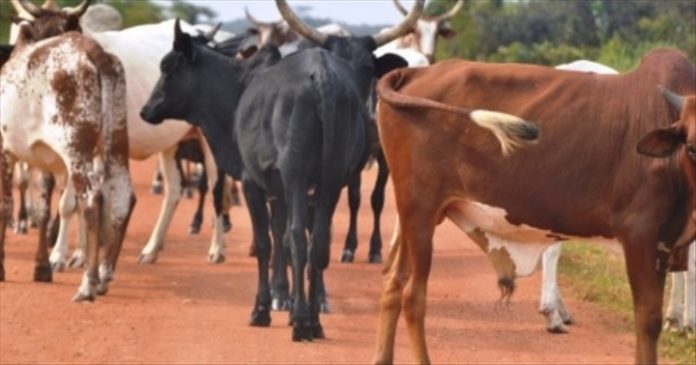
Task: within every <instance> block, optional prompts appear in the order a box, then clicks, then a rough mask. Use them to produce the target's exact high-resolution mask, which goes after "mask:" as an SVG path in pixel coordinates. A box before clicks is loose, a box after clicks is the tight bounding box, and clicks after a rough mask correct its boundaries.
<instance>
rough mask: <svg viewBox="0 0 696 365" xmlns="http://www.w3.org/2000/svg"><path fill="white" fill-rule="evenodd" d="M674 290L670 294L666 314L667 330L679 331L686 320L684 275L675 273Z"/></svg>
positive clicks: (673, 278)
mask: <svg viewBox="0 0 696 365" xmlns="http://www.w3.org/2000/svg"><path fill="white" fill-rule="evenodd" d="M670 276H671V277H672V288H671V289H670V292H669V304H668V305H667V312H666V313H665V326H664V328H665V330H670V331H679V330H680V329H681V328H682V325H683V322H682V320H683V319H684V299H685V298H684V284H685V283H684V273H683V272H673V273H671V274H670Z"/></svg>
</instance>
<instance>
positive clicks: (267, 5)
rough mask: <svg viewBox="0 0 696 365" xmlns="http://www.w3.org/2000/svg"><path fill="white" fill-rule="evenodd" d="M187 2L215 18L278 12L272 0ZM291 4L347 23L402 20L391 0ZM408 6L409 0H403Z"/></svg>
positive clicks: (293, 0)
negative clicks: (245, 9) (205, 8)
mask: <svg viewBox="0 0 696 365" xmlns="http://www.w3.org/2000/svg"><path fill="white" fill-rule="evenodd" d="M187 1H188V2H190V3H194V4H197V5H202V6H207V7H209V8H211V9H213V10H215V12H217V14H218V17H217V20H218V21H228V20H234V19H237V18H243V17H244V7H245V6H246V7H248V8H249V12H250V13H251V14H252V15H253V16H254V17H256V18H257V19H259V20H262V21H275V20H278V19H280V14H279V13H278V10H277V9H276V6H275V1H273V0H187ZM156 2H157V3H160V4H166V5H169V3H170V1H167V0H157V1H156ZM288 3H289V4H290V6H291V7H293V8H297V7H300V6H308V7H311V11H309V15H312V16H314V17H319V18H331V19H334V20H337V21H341V22H345V23H348V24H355V25H359V24H370V25H377V24H393V23H396V22H398V21H401V20H402V19H403V15H401V13H399V12H398V11H397V10H396V8H395V7H394V4H393V3H392V0H288ZM402 4H403V5H404V6H405V7H406V8H407V9H410V8H411V6H412V5H413V1H412V0H402Z"/></svg>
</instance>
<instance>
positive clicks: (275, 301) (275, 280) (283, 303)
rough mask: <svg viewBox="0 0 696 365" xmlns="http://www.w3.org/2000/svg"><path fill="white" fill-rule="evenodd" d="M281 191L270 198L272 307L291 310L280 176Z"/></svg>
mask: <svg viewBox="0 0 696 365" xmlns="http://www.w3.org/2000/svg"><path fill="white" fill-rule="evenodd" d="M276 180H277V184H276V185H278V187H277V188H275V189H274V190H275V191H278V192H279V193H278V194H276V195H275V196H274V197H272V198H269V199H268V203H269V204H268V205H270V207H271V224H272V226H271V233H272V235H273V258H272V265H273V274H272V276H271V298H272V301H271V308H272V309H273V310H274V311H284V310H290V308H291V307H292V301H291V300H290V283H289V282H288V269H287V255H286V252H285V243H284V239H285V226H286V224H287V211H286V207H285V202H284V201H283V200H282V185H281V184H280V178H278V179H276Z"/></svg>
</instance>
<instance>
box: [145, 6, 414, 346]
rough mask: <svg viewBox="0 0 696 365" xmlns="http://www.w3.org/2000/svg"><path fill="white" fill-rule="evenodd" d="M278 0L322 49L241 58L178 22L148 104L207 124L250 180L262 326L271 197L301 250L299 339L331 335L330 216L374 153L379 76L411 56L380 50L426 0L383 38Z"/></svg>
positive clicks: (211, 137) (295, 252)
mask: <svg viewBox="0 0 696 365" xmlns="http://www.w3.org/2000/svg"><path fill="white" fill-rule="evenodd" d="M276 4H277V5H278V8H279V10H280V12H281V14H283V17H284V18H285V19H286V20H287V21H288V23H289V24H290V26H292V27H293V28H294V29H295V30H296V31H297V32H298V33H300V34H302V35H304V36H305V37H306V38H307V39H309V40H311V41H313V42H315V43H317V44H318V45H320V46H321V47H320V48H310V49H306V50H303V51H301V52H298V53H296V54H294V55H291V56H289V57H287V58H284V59H282V60H281V59H280V54H279V52H278V50H277V48H275V47H273V46H269V47H267V48H264V49H262V50H261V51H259V52H258V53H257V54H256V55H254V56H253V57H252V58H251V59H249V60H248V61H237V60H232V59H229V58H227V57H223V56H221V55H220V54H218V53H216V52H215V51H214V50H212V49H210V48H209V47H207V46H205V45H201V44H197V43H196V42H193V41H192V39H191V37H190V36H189V35H187V34H185V33H182V32H181V29H180V28H179V27H178V22H177V25H176V26H175V42H174V49H173V50H172V51H171V52H170V53H169V54H168V55H167V56H165V58H164V59H163V60H162V64H161V71H162V76H161V78H160V80H159V82H158V84H157V86H156V87H155V90H153V94H152V96H151V97H150V100H149V101H148V103H147V104H146V105H145V106H144V107H143V110H142V112H141V114H142V117H143V119H144V120H147V121H149V122H151V123H159V122H161V121H162V120H164V119H165V118H177V119H182V120H187V121H189V122H190V123H192V124H194V125H196V126H198V127H200V128H201V130H202V131H203V134H204V136H205V137H206V139H207V140H208V143H209V144H210V146H211V148H212V151H213V155H214V157H215V160H216V162H217V164H218V166H219V167H220V168H221V169H223V170H224V171H225V172H226V173H228V174H230V175H232V176H234V177H241V178H242V186H243V190H244V195H245V198H246V201H247V206H248V208H249V212H250V215H251V219H252V225H253V227H254V242H256V245H257V260H258V265H259V286H258V294H257V297H256V303H255V305H254V309H253V312H252V316H251V323H250V324H251V325H255V326H268V325H269V324H270V321H271V317H270V305H271V291H270V285H269V280H268V266H269V259H270V251H271V241H270V237H269V235H268V230H269V229H268V227H269V213H268V209H267V207H266V202H267V197H269V198H271V199H270V200H269V201H270V204H271V208H272V209H271V210H272V213H273V214H272V218H273V219H272V220H273V222H272V223H273V224H272V225H273V227H272V231H273V236H274V239H275V242H276V245H275V247H276V248H277V250H276V252H280V251H282V250H280V249H278V248H279V247H281V244H280V243H279V241H280V237H285V232H286V231H287V240H288V241H289V243H290V248H291V251H292V263H293V265H292V266H293V279H294V283H295V285H293V288H294V293H293V294H294V295H293V299H294V302H293V303H294V304H293V313H292V322H293V334H292V338H293V340H295V341H301V340H311V339H312V338H323V337H324V333H323V329H322V327H321V325H320V323H319V293H318V290H317V289H318V283H319V282H320V281H321V274H322V272H323V270H324V269H325V268H326V267H327V266H328V263H329V226H330V223H331V218H332V216H333V212H334V210H335V208H336V203H337V201H338V197H339V194H340V191H341V189H342V187H343V186H345V185H346V184H347V183H348V182H349V181H350V180H351V179H354V178H355V176H356V175H358V174H359V173H360V171H361V169H362V167H363V165H364V163H365V161H366V158H367V152H368V151H367V148H366V146H367V143H366V134H367V127H368V123H369V121H368V113H367V110H366V107H365V105H366V101H367V96H368V92H369V90H370V87H371V86H372V83H373V82H374V80H375V78H376V77H377V76H379V75H380V74H382V73H384V72H386V71H389V70H390V69H393V68H394V67H403V66H405V65H406V62H405V61H404V60H403V59H401V58H400V57H398V56H393V55H390V56H386V57H382V58H380V59H375V58H374V56H373V55H372V51H373V50H374V49H375V48H377V46H379V45H382V44H384V43H387V42H389V41H391V40H392V39H395V38H396V37H399V36H400V35H402V34H404V33H405V32H407V31H408V30H410V28H411V27H412V26H413V24H414V23H415V21H416V20H417V19H418V16H419V15H420V13H421V11H422V9H423V0H419V1H417V2H416V5H415V6H414V10H412V11H411V13H410V14H409V16H408V17H407V18H406V19H405V20H404V22H403V23H402V24H400V25H399V26H397V27H395V28H393V29H392V30H390V31H388V32H385V33H382V34H379V35H376V36H373V37H369V36H368V37H335V36H326V35H323V34H321V33H319V32H317V31H316V30H314V29H312V28H310V27H308V26H307V25H306V24H304V23H303V22H302V21H301V20H299V18H297V16H295V14H294V13H293V12H292V10H290V8H289V6H288V5H287V3H286V2H285V1H283V0H276ZM242 171H243V172H244V173H243V174H242ZM310 191H313V194H312V200H313V206H314V209H313V214H312V217H311V221H310V219H308V210H309V208H308V207H309V203H310V201H309V200H310V197H309V194H308V193H309V192H310ZM308 227H311V235H310V241H311V243H310V245H309V250H308V242H307V241H308V240H307V236H306V234H307V233H306V231H307V228H308ZM307 263H309V269H308V276H309V301H308V300H307V298H306V296H305V288H304V276H305V271H304V270H305V267H306V265H307Z"/></svg>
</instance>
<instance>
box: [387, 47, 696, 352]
mask: <svg viewBox="0 0 696 365" xmlns="http://www.w3.org/2000/svg"><path fill="white" fill-rule="evenodd" d="M695 80H696V66H695V65H694V64H693V63H692V62H691V61H689V59H688V58H687V57H686V56H685V55H684V54H682V53H681V52H678V51H673V50H656V51H652V52H650V53H648V54H647V55H646V56H644V58H643V60H642V62H641V64H640V66H639V67H638V68H637V69H635V70H634V71H632V72H629V73H626V74H622V75H597V74H585V73H578V72H570V71H561V70H554V69H550V68H546V67H540V66H533V65H521V64H485V63H476V62H466V61H445V62H441V63H439V64H437V65H434V66H431V67H427V68H419V69H402V70H397V71H394V72H392V73H390V74H389V75H387V76H385V77H384V78H383V79H382V80H381V81H380V83H379V84H378V93H379V95H380V97H381V102H380V105H379V111H378V123H379V128H380V138H381V142H382V146H383V148H384V152H385V154H386V157H387V162H388V163H389V166H390V168H391V171H392V176H393V179H394V191H395V194H396V203H397V207H398V212H399V219H400V222H401V230H400V232H399V235H398V237H397V240H396V242H395V245H394V246H393V248H392V251H391V253H390V260H389V262H388V264H387V266H386V268H385V270H386V282H385V289H384V293H383V296H382V302H381V313H380V327H379V335H378V346H377V353H376V357H375V361H376V362H378V363H389V362H392V360H393V345H394V334H395V330H396V322H397V319H398V317H399V314H400V310H401V309H402V308H403V310H404V312H405V317H406V321H407V324H408V330H409V333H410V337H411V342H412V348H413V350H414V355H415V357H416V361H417V362H420V363H427V362H429V356H428V352H427V348H426V343H425V327H424V323H425V306H426V288H427V279H428V275H429V272H430V265H431V261H432V237H433V232H434V230H435V227H436V226H437V225H438V224H439V223H441V222H442V221H443V220H444V219H445V218H447V219H450V220H451V221H453V222H454V223H455V224H456V225H457V226H458V227H460V228H461V229H462V230H463V231H464V232H465V233H467V234H468V235H469V237H471V238H472V239H473V240H474V241H475V242H477V243H478V244H479V245H480V246H482V247H484V248H486V249H487V251H488V252H489V253H490V254H493V253H495V254H497V257H498V259H499V260H498V261H499V264H498V265H497V267H498V268H499V269H500V270H502V271H503V272H500V271H499V274H502V275H501V276H508V277H510V278H514V277H515V276H516V275H517V274H518V273H520V272H521V271H525V270H529V269H531V268H529V267H524V265H522V267H517V266H515V265H511V264H512V263H513V262H514V261H513V260H511V259H510V256H513V255H517V252H518V250H520V251H526V252H525V256H528V257H533V255H530V251H536V252H538V254H540V253H541V252H542V251H543V249H545V248H546V247H547V245H549V244H551V243H553V242H556V241H559V240H565V239H570V238H575V237H583V238H597V239H599V240H618V241H619V242H620V243H621V244H622V245H623V248H624V253H625V257H626V266H627V269H628V276H629V281H630V283H631V288H632V294H633V302H634V311H635V321H636V334H637V341H636V344H637V346H636V361H637V362H639V363H654V362H656V361H657V338H658V337H659V333H660V329H661V317H662V311H661V310H662V295H663V290H664V281H665V273H666V271H667V270H666V269H667V266H668V262H669V258H670V256H672V255H671V254H672V247H673V246H674V245H675V243H676V241H677V239H678V238H679V236H680V234H681V233H682V231H683V228H684V227H685V225H686V224H687V219H689V218H688V217H689V215H690V214H691V211H692V207H691V206H690V205H689V202H691V199H693V197H692V196H693V192H692V191H691V189H689V184H688V181H687V178H686V176H685V172H684V171H683V167H682V166H681V165H680V163H679V161H678V160H677V158H667V159H651V158H648V157H643V156H640V155H639V154H637V153H635V149H636V145H637V144H638V142H639V140H640V139H641V138H642V137H643V136H644V135H645V134H646V133H648V132H649V131H651V130H654V129H656V128H660V127H667V126H669V125H671V124H672V123H673V122H674V121H675V120H677V119H678V115H677V114H676V113H674V112H673V110H672V109H671V108H670V106H669V104H668V103H667V102H666V101H665V99H664V98H663V97H662V96H661V95H660V94H659V93H658V92H657V91H656V86H657V85H664V86H665V87H667V88H669V89H670V90H672V91H674V92H676V93H679V94H689V95H690V94H694V93H696V85H695V84H694V83H695ZM435 107H437V108H440V109H441V108H445V107H446V108H449V111H450V112H449V113H445V112H443V111H442V110H437V108H435ZM471 109H488V110H496V111H500V112H504V113H509V114H513V115H518V116H520V117H521V118H524V119H526V120H533V121H535V122H537V123H539V125H540V127H541V130H542V135H543V136H542V138H541V140H540V141H539V142H538V143H537V144H536V145H534V146H531V147H529V148H525V149H522V150H520V151H518V152H516V153H515V154H512V155H510V156H507V157H506V156H505V154H504V153H501V148H500V146H499V145H498V143H496V142H495V139H494V138H493V137H492V136H490V134H489V133H487V132H486V131H484V130H482V129H481V128H479V127H477V126H476V125H475V124H474V123H471V122H470V120H468V119H471V118H468V119H467V118H462V117H461V116H460V115H457V114H453V113H452V111H460V112H462V111H469V110H471ZM502 152H505V149H503V151H502ZM490 254H489V256H490ZM535 261H537V260H535ZM504 263H508V264H510V265H508V266H507V267H506V266H505V265H503V264H504Z"/></svg>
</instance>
